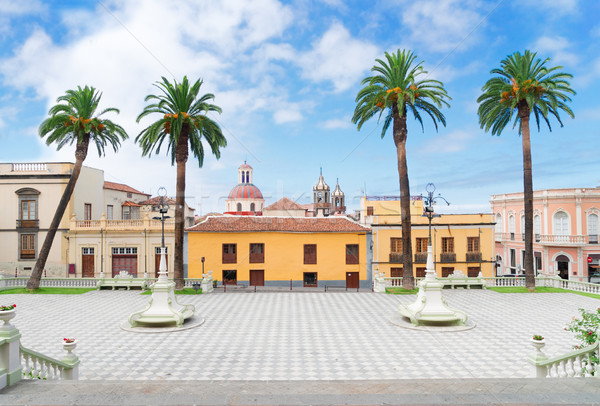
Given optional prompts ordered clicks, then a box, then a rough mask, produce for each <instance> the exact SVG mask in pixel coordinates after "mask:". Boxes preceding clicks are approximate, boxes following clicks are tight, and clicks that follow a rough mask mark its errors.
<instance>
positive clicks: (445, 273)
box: [442, 266, 454, 278]
mask: <svg viewBox="0 0 600 406" xmlns="http://www.w3.org/2000/svg"><path fill="white" fill-rule="evenodd" d="M453 273H454V268H453V267H451V266H443V267H442V278H447V277H448V276H450V275H452V274H453Z"/></svg>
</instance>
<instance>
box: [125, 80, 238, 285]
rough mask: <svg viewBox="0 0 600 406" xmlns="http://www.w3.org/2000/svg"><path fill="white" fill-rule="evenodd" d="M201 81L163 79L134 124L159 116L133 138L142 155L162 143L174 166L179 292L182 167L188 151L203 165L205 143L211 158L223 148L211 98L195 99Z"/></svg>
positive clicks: (224, 142)
mask: <svg viewBox="0 0 600 406" xmlns="http://www.w3.org/2000/svg"><path fill="white" fill-rule="evenodd" d="M202 83H203V82H202V80H197V81H196V82H195V83H194V84H193V85H191V86H190V83H189V82H188V78H187V76H184V77H183V81H182V82H181V83H178V82H177V81H176V80H173V83H171V82H169V81H168V80H167V79H166V78H165V77H163V78H162V82H157V83H156V84H155V86H156V87H157V88H158V89H160V91H161V94H159V95H153V94H151V95H148V96H146V99H145V101H152V103H151V104H149V105H147V106H146V107H144V110H143V111H142V113H141V114H140V115H139V116H138V118H137V121H138V123H139V122H140V120H141V119H142V118H144V117H146V116H147V115H150V114H153V113H159V114H160V115H162V117H161V118H160V119H159V120H157V121H155V122H154V123H152V124H150V125H149V126H148V127H146V128H144V129H143V130H142V131H141V132H140V133H139V134H138V136H137V137H136V139H135V140H136V142H139V144H140V146H141V147H142V155H150V154H151V153H152V152H153V151H154V152H156V153H157V154H158V153H159V152H160V148H161V146H162V144H163V142H165V141H166V142H167V152H168V151H169V150H170V151H171V165H173V164H174V163H175V162H176V163H177V191H176V197H175V256H174V260H175V266H174V269H173V272H174V276H175V289H177V290H181V289H183V283H184V282H183V228H184V212H183V210H184V207H185V165H186V162H187V159H188V154H189V148H191V150H192V153H193V154H194V156H195V157H196V158H197V159H198V164H199V166H200V167H202V164H203V162H204V146H203V143H202V139H203V138H204V140H205V141H206V143H207V144H208V146H209V147H210V149H211V151H212V153H213V154H214V155H215V157H217V159H218V158H220V156H221V152H220V148H221V147H225V146H226V145H227V140H225V137H224V136H223V133H222V132H221V128H220V127H219V125H218V124H217V123H216V122H215V121H213V120H211V119H210V118H209V117H208V116H207V114H208V113H210V112H217V113H219V114H220V113H221V108H220V107H218V106H216V105H214V104H210V103H208V102H209V101H210V100H213V99H214V98H215V96H214V95H213V94H210V93H208V94H205V95H201V96H199V92H200V86H202Z"/></svg>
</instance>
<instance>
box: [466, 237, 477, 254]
mask: <svg viewBox="0 0 600 406" xmlns="http://www.w3.org/2000/svg"><path fill="white" fill-rule="evenodd" d="M467 252H479V237H467Z"/></svg>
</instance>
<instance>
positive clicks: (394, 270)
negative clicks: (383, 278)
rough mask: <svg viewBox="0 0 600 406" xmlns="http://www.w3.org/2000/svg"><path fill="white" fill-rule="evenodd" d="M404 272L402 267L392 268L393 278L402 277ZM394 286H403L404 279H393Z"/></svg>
mask: <svg viewBox="0 0 600 406" xmlns="http://www.w3.org/2000/svg"><path fill="white" fill-rule="evenodd" d="M403 274H404V272H403V270H402V268H390V276H391V277H392V278H402V275H403ZM391 282H392V286H402V279H392V281H391Z"/></svg>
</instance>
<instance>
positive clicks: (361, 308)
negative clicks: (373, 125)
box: [0, 290, 600, 401]
mask: <svg viewBox="0 0 600 406" xmlns="http://www.w3.org/2000/svg"><path fill="white" fill-rule="evenodd" d="M444 294H445V297H446V299H447V302H448V304H449V305H450V306H451V307H454V308H457V309H461V310H464V311H465V312H467V314H468V315H469V317H470V318H471V319H472V320H473V321H474V322H475V323H476V324H477V326H476V327H475V328H474V329H472V330H468V331H463V332H445V333H442V332H432V331H415V330H409V329H403V328H401V327H398V326H395V325H393V324H392V323H390V321H389V320H390V318H391V317H392V316H393V315H394V313H395V312H396V309H397V307H398V304H399V303H408V302H411V301H412V300H414V297H415V296H414V295H410V296H393V295H384V294H375V293H367V292H361V293H356V292H331V293H294V292H292V293H284V292H273V293H266V292H265V293H226V294H209V295H197V296H178V300H179V301H180V302H182V303H193V304H194V305H195V306H196V311H197V313H199V314H200V315H201V316H202V317H204V318H205V319H206V322H205V323H204V324H203V325H201V326H200V327H197V328H193V329H189V330H185V331H180V332H172V333H156V334H143V333H132V332H127V331H123V330H121V329H120V327H119V326H120V324H122V323H123V322H124V321H125V320H126V318H127V316H128V315H129V314H130V313H132V312H133V311H136V310H139V309H142V308H143V307H144V306H145V305H146V304H147V302H148V299H149V296H141V295H140V294H139V291H129V292H128V291H114V292H113V291H93V292H89V293H85V294H83V295H69V296H66V295H2V296H0V298H1V301H2V303H10V304H12V303H16V304H17V317H16V318H15V319H14V320H13V324H15V325H16V326H17V327H18V328H19V329H20V330H21V334H22V344H23V345H24V346H26V347H28V348H30V349H33V350H35V351H38V352H42V353H44V354H47V355H50V356H53V357H55V358H60V357H62V355H63V354H64V351H63V350H62V346H61V342H62V339H63V337H75V338H77V339H78V340H79V346H78V348H77V350H76V351H75V352H76V353H77V354H78V355H79V357H80V359H81V367H80V378H81V379H82V380H204V381H289V380H291V381H323V380H332V381H341V380H357V381H358V380H388V379H389V380H404V379H450V378H455V379H460V378H476V379H481V378H525V377H529V376H531V375H530V373H531V366H530V365H529V364H528V363H527V360H526V358H527V355H528V354H529V353H530V352H531V351H533V349H532V348H531V347H530V346H529V344H528V341H529V339H530V337H531V336H532V335H533V334H542V335H543V336H545V337H546V340H547V342H548V344H547V346H546V349H545V350H546V353H547V354H548V355H549V356H553V355H558V354H561V353H565V352H567V351H569V350H570V348H571V344H573V343H574V342H573V340H572V333H570V332H567V331H564V330H563V328H564V326H565V325H566V324H568V323H569V321H570V320H571V318H572V317H573V316H576V315H578V311H577V309H578V308H579V307H584V308H587V309H594V308H596V307H598V305H599V304H600V301H598V300H596V299H591V298H587V297H583V296H579V295H575V294H570V293H564V294H563V293H546V294H541V293H540V294H500V293H496V292H492V291H485V290H484V291H480V290H471V291H468V290H453V291H444ZM200 385H201V384H200ZM598 399H599V401H600V397H599V398H598Z"/></svg>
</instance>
